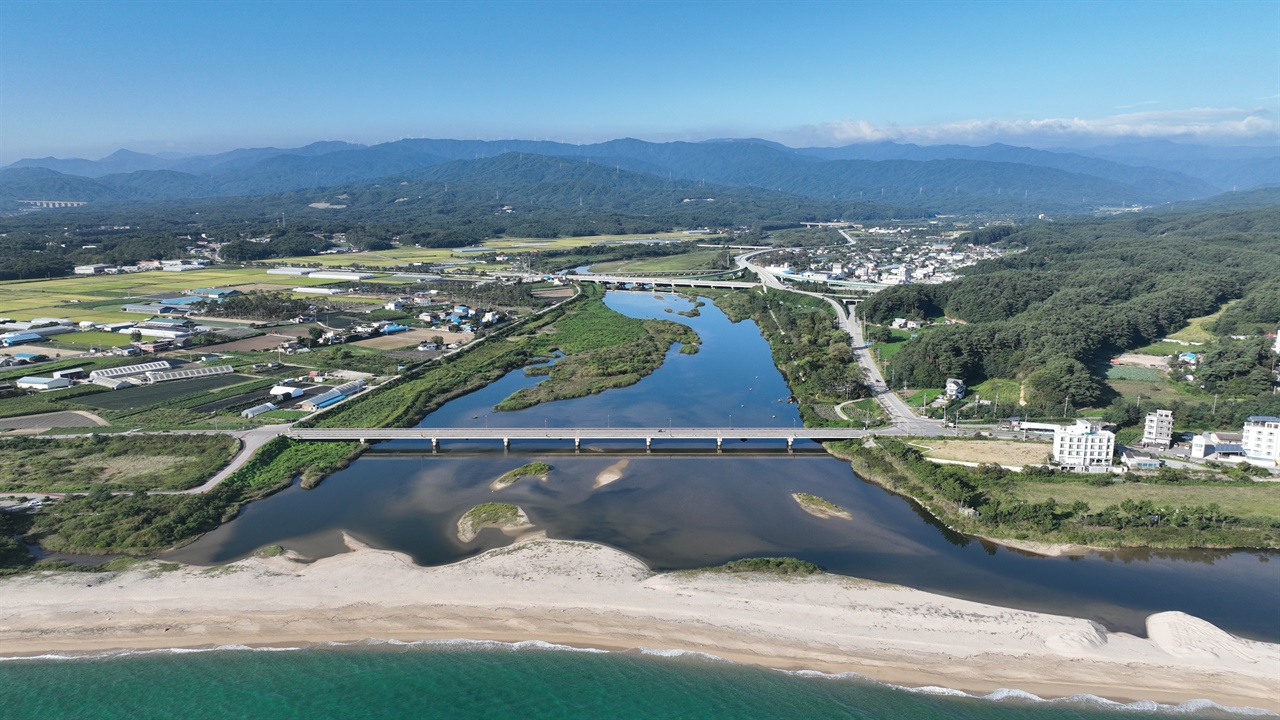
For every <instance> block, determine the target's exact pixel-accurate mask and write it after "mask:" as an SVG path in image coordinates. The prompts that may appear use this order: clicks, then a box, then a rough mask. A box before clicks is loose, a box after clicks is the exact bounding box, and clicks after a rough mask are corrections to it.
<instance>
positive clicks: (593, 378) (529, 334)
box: [302, 286, 698, 427]
mask: <svg viewBox="0 0 1280 720" xmlns="http://www.w3.org/2000/svg"><path fill="white" fill-rule="evenodd" d="M603 297H604V291H603V290H600V289H598V288H595V287H594V286H591V287H587V288H584V289H583V291H582V294H581V295H580V296H579V297H578V299H576V300H572V301H569V302H566V303H564V304H563V305H561V306H560V307H558V308H556V309H554V310H551V311H549V312H547V313H546V314H544V315H542V316H540V317H538V318H535V319H531V320H529V321H527V322H525V323H523V324H521V325H518V326H515V327H513V328H510V329H509V330H507V331H505V332H499V333H495V334H494V335H492V336H490V337H489V338H488V339H486V340H485V341H484V342H483V343H480V344H479V345H477V346H475V347H473V348H471V349H469V350H467V351H466V352H463V353H459V354H457V355H453V356H450V357H448V358H445V359H444V360H442V361H440V362H435V363H430V364H428V365H425V366H424V367H422V368H420V369H418V370H415V371H412V372H410V373H407V374H405V375H404V376H402V377H401V378H400V379H398V380H396V381H393V383H391V384H389V385H388V386H387V387H385V388H380V389H378V390H377V391H375V392H371V393H368V394H366V395H365V396H362V397H359V398H356V399H355V400H353V401H351V402H348V403H344V404H342V405H340V406H339V407H337V408H335V409H334V410H332V411H330V412H326V413H324V414H323V415H321V416H320V417H319V418H316V419H315V420H313V421H304V422H303V423H302V425H304V426H308V425H311V426H315V427H411V426H413V425H415V424H417V423H418V422H419V421H421V420H422V418H423V417H425V416H426V415H427V414H428V413H430V412H431V411H433V410H435V409H437V408H439V407H440V406H442V405H444V404H445V403H446V402H448V401H450V400H453V399H454V398H457V397H461V396H462V395H465V394H467V393H469V392H473V391H475V390H479V389H480V388H482V387H484V386H486V385H488V384H489V383H492V382H493V381H495V380H497V379H498V378H500V377H502V376H503V375H505V374H506V373H508V372H510V371H512V370H515V369H516V368H520V367H524V366H527V365H529V364H530V363H532V362H535V361H537V360H539V359H541V358H546V357H549V356H551V355H552V354H553V353H555V352H557V351H559V352H561V353H563V354H564V355H565V357H563V358H561V359H560V360H559V361H558V362H557V363H556V364H555V365H554V366H549V367H539V366H534V367H531V368H530V369H529V372H530V373H531V374H547V375H548V378H547V380H545V381H543V382H541V383H539V384H538V386H537V387H535V388H529V389H528V390H527V391H521V392H517V393H515V394H514V395H512V396H511V397H509V398H507V399H506V400H504V401H503V402H502V403H499V405H498V406H497V408H496V409H498V410H518V409H521V408H526V407H531V406H533V405H537V404H539V403H543V402H551V401H554V400H565V399H569V398H575V397H582V396H584V395H590V394H592V393H598V392H602V391H603V390H606V389H608V388H614V387H625V386H627V385H633V384H635V383H637V382H639V381H640V379H641V378H643V377H644V376H646V375H648V374H650V373H652V372H653V371H654V370H656V369H657V368H658V367H659V366H661V365H662V362H663V360H664V359H665V357H666V351H667V350H668V349H669V348H670V347H671V344H672V343H674V342H681V343H684V348H682V350H684V351H686V352H696V348H697V343H698V338H697V335H696V334H695V333H694V332H693V331H692V330H691V329H689V328H688V327H686V326H683V325H679V324H677V323H673V322H669V321H666V320H637V319H634V318H629V317H627V316H625V315H622V314H621V313H617V312H614V311H613V310H611V309H609V307H608V306H606V305H605V304H604V301H603Z"/></svg>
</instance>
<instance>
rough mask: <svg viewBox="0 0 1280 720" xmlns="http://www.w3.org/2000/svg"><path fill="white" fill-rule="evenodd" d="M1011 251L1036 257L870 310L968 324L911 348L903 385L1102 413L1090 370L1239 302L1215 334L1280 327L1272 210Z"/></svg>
mask: <svg viewBox="0 0 1280 720" xmlns="http://www.w3.org/2000/svg"><path fill="white" fill-rule="evenodd" d="M1003 242H1004V243H1007V244H1009V245H1014V246H1025V247H1026V251H1025V252H1020V253H1013V254H1008V255H1006V256H1004V257H1003V258H1001V259H999V260H992V261H986V262H982V263H979V264H977V265H975V266H973V267H971V268H967V269H966V275H965V277H963V278H961V279H959V280H956V281H953V282H949V283H945V284H942V285H904V286H898V287H893V288H889V289H887V290H885V291H883V292H881V293H878V294H876V295H874V296H873V297H871V298H870V299H868V300H867V301H866V303H864V304H863V306H862V312H863V314H864V316H865V317H866V318H867V319H868V320H869V321H871V322H877V323H884V322H887V321H889V320H891V319H892V318H894V317H910V318H937V317H941V316H943V315H946V316H948V317H954V318H960V319H962V320H964V321H966V323H967V324H962V325H960V324H958V325H948V326H944V327H938V328H934V329H933V330H931V331H930V332H928V333H924V334H921V336H920V337H919V338H918V339H916V340H914V341H912V342H910V343H908V344H907V345H906V346H905V347H904V348H903V349H902V350H901V351H900V352H898V353H897V354H896V355H895V356H894V357H893V359H892V361H891V363H890V366H891V369H892V370H893V372H894V374H895V375H896V376H897V377H898V378H906V379H907V380H908V382H909V383H910V384H911V385H912V386H915V387H941V386H942V384H943V381H944V380H945V379H946V378H948V377H958V378H963V379H964V380H965V381H966V383H968V384H969V385H975V384H978V383H980V382H982V381H983V380H986V379H988V378H1004V379H1018V380H1023V381H1024V387H1025V398H1024V399H1025V400H1026V402H1027V404H1028V406H1029V407H1030V408H1033V409H1047V408H1051V407H1054V406H1059V407H1060V406H1061V405H1062V404H1063V401H1064V399H1068V398H1069V402H1070V404H1072V405H1074V406H1076V407H1081V406H1094V407H1097V406H1098V405H1099V404H1103V405H1105V404H1106V402H1107V401H1108V400H1109V399H1110V398H1108V397H1107V391H1106V386H1105V385H1104V384H1103V383H1102V382H1101V379H1100V378H1099V377H1098V376H1097V375H1095V374H1094V373H1093V372H1091V371H1090V368H1091V367H1101V366H1102V365H1103V363H1104V362H1105V361H1106V360H1107V359H1109V358H1110V357H1112V356H1114V355H1116V354H1118V353H1119V352H1121V351H1125V350H1132V349H1134V348H1140V347H1143V346H1146V345H1149V344H1150V343H1152V342H1153V341H1155V340H1156V339H1158V338H1161V337H1164V336H1166V335H1168V334H1169V333H1173V332H1176V331H1178V330H1180V329H1182V328H1184V327H1186V326H1187V325H1188V323H1189V322H1190V321H1192V320H1193V319H1196V318H1204V317H1206V316H1208V315H1210V314H1212V313H1214V312H1216V311H1217V310H1218V309H1219V308H1220V307H1221V306H1222V305H1223V304H1224V303H1226V302H1227V301H1229V300H1232V299H1235V298H1242V299H1241V301H1240V302H1239V303H1238V304H1237V305H1233V306H1231V307H1230V308H1229V309H1228V310H1226V311H1224V312H1223V315H1222V316H1221V318H1220V319H1219V320H1218V321H1217V322H1216V323H1215V332H1218V331H1219V330H1218V328H1217V326H1218V325H1223V324H1227V323H1229V322H1246V318H1247V319H1248V320H1252V319H1258V320H1262V319H1265V318H1269V317H1271V316H1272V315H1273V314H1274V312H1273V311H1272V310H1271V307H1274V303H1272V304H1271V305H1270V306H1268V305H1267V299H1268V298H1271V297H1272V293H1273V292H1274V289H1275V278H1276V277H1280V219H1277V215H1276V213H1275V212H1274V211H1273V210H1270V209H1268V210H1248V211H1239V212H1234V213H1214V214H1203V215H1186V214H1173V213H1166V214H1147V215H1142V216H1129V217H1117V218H1110V219H1105V220H1088V221H1078V222H1063V223H1054V224H1034V225H1030V226H1027V227H1024V228H1022V229H1020V230H1019V231H1018V232H1015V233H1013V234H1011V235H1009V236H1008V237H1006V238H1004V240H1003ZM1255 297H1256V298H1261V299H1260V300H1254V299H1253V298H1255ZM1237 308H1240V309H1237ZM1237 318H1238V319H1239V320H1237ZM1245 374H1246V375H1249V374H1254V373H1253V370H1252V369H1249V370H1248V371H1247V372H1245Z"/></svg>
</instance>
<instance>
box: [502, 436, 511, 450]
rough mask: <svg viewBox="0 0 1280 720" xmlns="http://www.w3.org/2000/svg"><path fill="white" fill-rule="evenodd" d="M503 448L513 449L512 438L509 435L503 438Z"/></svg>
mask: <svg viewBox="0 0 1280 720" xmlns="http://www.w3.org/2000/svg"><path fill="white" fill-rule="evenodd" d="M502 449H503V450H510V449H511V438H509V437H504V438H502Z"/></svg>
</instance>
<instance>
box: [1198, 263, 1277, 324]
mask: <svg viewBox="0 0 1280 720" xmlns="http://www.w3.org/2000/svg"><path fill="white" fill-rule="evenodd" d="M1277 326H1280V279H1276V278H1274V277H1273V278H1271V279H1270V280H1267V281H1265V282H1261V283H1258V284H1257V286H1255V287H1253V288H1252V289H1251V290H1250V292H1249V294H1248V295H1246V296H1245V297H1244V298H1242V299H1241V300H1240V301H1239V302H1235V303H1231V304H1230V305H1228V306H1227V307H1226V308H1225V309H1223V311H1222V312H1221V313H1220V314H1219V315H1218V317H1217V319H1216V320H1214V321H1213V322H1212V325H1211V326H1206V330H1209V331H1211V332H1213V333H1214V334H1216V335H1219V336H1222V335H1262V334H1265V333H1270V332H1275V331H1276V328H1277Z"/></svg>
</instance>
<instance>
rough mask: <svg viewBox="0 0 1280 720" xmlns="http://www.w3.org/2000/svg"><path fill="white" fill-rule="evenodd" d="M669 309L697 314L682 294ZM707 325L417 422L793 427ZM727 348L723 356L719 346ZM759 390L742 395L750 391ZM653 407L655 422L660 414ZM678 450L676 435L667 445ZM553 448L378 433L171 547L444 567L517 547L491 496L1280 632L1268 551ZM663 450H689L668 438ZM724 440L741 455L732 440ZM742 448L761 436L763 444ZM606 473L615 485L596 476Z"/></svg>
mask: <svg viewBox="0 0 1280 720" xmlns="http://www.w3.org/2000/svg"><path fill="white" fill-rule="evenodd" d="M608 300H609V303H610V305H612V306H614V307H615V308H617V309H620V310H623V311H625V312H627V314H630V315H637V316H652V317H661V316H666V317H670V315H669V314H666V313H663V312H662V308H663V307H670V306H673V299H671V298H667V299H665V300H661V301H659V300H655V299H654V298H653V297H652V296H650V295H644V294H628V295H623V296H619V295H617V294H610V295H609V297H608ZM679 302H680V303H681V304H679V305H674V306H675V307H686V306H687V303H684V302H683V301H679ZM701 310H702V316H701V317H698V318H692V319H684V318H681V317H679V316H676V317H674V318H671V319H675V320H679V321H681V322H688V323H689V324H691V325H693V326H694V327H695V328H696V329H697V330H698V332H699V334H700V335H702V337H703V339H704V345H703V348H704V349H703V351H702V352H700V353H698V354H697V355H692V356H689V355H678V354H674V353H673V354H672V355H671V356H669V357H668V359H667V363H666V364H665V365H664V366H663V367H662V368H660V369H659V370H658V371H656V372H655V373H654V374H653V375H651V376H650V377H648V378H646V379H645V380H643V381H642V382H641V383H639V384H638V385H635V386H632V387H631V388H623V389H620V390H610V391H608V392H606V393H603V394H601V395H598V396H592V397H588V398H582V399H579V400H571V401H563V402H557V403H550V404H547V405H541V406H537V407H534V408H529V409H528V410H523V411H519V412H514V413H492V412H490V411H489V408H490V407H491V406H492V405H493V404H494V403H496V402H498V401H500V400H501V399H502V398H504V397H506V395H508V394H510V393H511V392H513V391H514V389H516V388H518V387H521V386H524V385H527V384H531V383H533V382H536V381H537V380H536V379H530V378H526V377H524V375H523V373H522V372H520V371H517V372H516V373H512V374H510V375H508V376H507V377H506V378H504V379H503V380H500V381H499V382H498V383H496V384H495V385H493V386H490V387H489V388H486V389H484V390H480V391H478V392H476V393H472V394H471V395H468V396H466V397H463V398H460V399H458V400H455V401H453V402H451V403H449V404H447V405H445V406H444V407H443V408H441V410H439V411H437V412H436V413H432V414H431V415H429V416H428V417H427V418H426V419H425V420H424V421H423V423H424V425H430V426H441V425H460V426H465V425H467V424H468V423H472V424H476V423H481V422H490V423H494V425H495V426H501V425H507V426H525V427H527V426H532V425H538V424H542V423H544V422H545V423H548V424H557V425H562V426H571V425H592V424H597V423H598V424H601V425H603V424H605V423H606V422H609V423H615V422H616V423H618V424H625V425H632V426H637V425H645V424H650V425H653V424H665V423H664V422H662V420H665V419H666V418H665V417H664V416H666V415H670V416H671V417H672V420H671V422H673V423H675V424H688V425H718V424H723V421H721V420H720V416H721V414H724V415H725V416H727V415H728V414H729V411H732V412H733V414H734V415H735V418H737V417H742V418H744V419H749V421H748V422H742V423H741V424H743V425H769V424H775V423H776V424H789V423H791V422H793V421H796V420H798V418H797V415H796V412H795V407H794V406H793V405H788V404H787V403H786V402H785V401H779V399H780V398H785V397H786V392H787V391H786V386H785V384H784V383H783V382H782V379H781V377H780V376H779V374H778V372H777V370H776V369H775V368H773V366H772V364H771V361H770V359H769V351H768V346H767V344H765V342H764V340H763V339H762V338H760V336H759V332H758V330H757V329H756V328H755V326H754V325H752V324H750V323H741V324H739V325H732V324H730V323H729V322H728V321H727V320H726V319H725V318H724V316H723V314H721V313H720V312H719V311H718V310H716V309H715V308H714V306H711V305H707V306H705V307H703V308H702V309H701ZM726 347H727V348H729V350H727V351H726V349H725V348H726ZM748 388H750V389H748ZM659 418H661V419H662V420H659ZM667 442H673V441H667ZM595 447H596V448H597V450H599V449H603V448H621V447H630V448H631V449H632V453H631V454H628V455H626V457H627V458H628V459H629V462H628V463H627V464H626V465H625V466H623V467H619V459H620V458H619V456H618V455H617V454H615V453H612V452H610V453H603V452H598V451H593V450H592V449H591V448H589V447H587V446H584V450H583V452H581V453H577V454H574V453H572V452H565V451H564V448H563V447H560V448H557V450H558V451H557V452H549V451H548V450H549V448H548V447H547V446H546V445H541V446H540V445H538V444H536V443H534V442H532V441H530V442H529V443H528V444H521V443H516V444H515V445H513V452H511V453H503V452H502V451H501V450H500V449H498V448H496V447H495V444H493V443H462V442H459V443H452V444H450V445H449V446H448V448H449V451H447V452H443V453H440V454H436V455H432V454H429V453H426V454H413V453H406V452H404V451H406V450H413V449H415V448H414V447H413V445H412V444H411V443H382V444H380V445H378V446H377V448H378V450H377V451H375V452H371V453H369V454H368V455H366V456H365V457H363V458H361V459H360V460H358V461H356V462H355V463H352V465H351V467H349V468H348V469H346V470H344V471H342V472H339V473H337V474H335V475H333V476H332V477H330V478H328V479H327V480H325V481H324V482H323V483H322V484H321V485H320V486H319V487H318V488H316V489H315V490H311V491H304V490H301V489H300V488H297V487H295V488H292V489H289V490H287V491H285V492H282V493H279V494H277V495H275V496H273V497H270V498H267V499H265V500H262V501H259V502H256V503H253V504H251V505H249V506H248V507H246V508H245V509H244V511H243V513H242V515H241V517H240V518H238V519H237V520H235V521H234V522H231V523H229V524H227V525H224V526H223V527H221V528H219V529H218V530H216V531H214V532H212V533H209V534H208V535H206V536H205V537H203V538H201V539H200V540H199V541H197V542H196V543H194V544H192V545H190V546H188V547H186V548H183V549H181V550H178V551H175V552H173V553H171V554H170V557H172V558H173V559H178V560H183V561H187V562H195V563H220V562H227V561H230V560H234V559H237V558H240V557H244V556H245V555H247V554H249V553H251V552H253V550H255V549H257V548H259V547H262V546H264V545H270V544H282V545H285V546H286V547H289V548H292V549H295V550H298V551H300V552H302V553H303V554H305V555H309V556H312V557H320V556H324V555H329V554H334V553H338V552H343V551H344V549H345V548H344V546H343V544H342V539H341V532H342V531H344V530H345V531H348V532H350V533H351V534H352V535H354V536H355V537H357V538H358V539H360V540H362V541H364V542H367V543H369V544H370V545H373V546H375V547H381V548H389V549H395V550H399V551H402V552H406V553H408V554H410V555H411V556H413V558H414V559H415V560H416V561H418V562H419V563H422V564H427V565H434V564H440V563H447V562H452V561H455V560H458V559H461V558H464V557H468V556H470V555H474V554H476V553H479V552H482V551H484V550H486V549H489V548H493V547H499V546H502V545H505V544H508V543H510V542H512V539H511V538H510V537H508V536H506V535H504V534H502V533H500V532H498V531H496V530H491V529H490V530H483V531H481V533H480V534H479V536H478V537H476V539H475V540H473V541H472V542H470V543H462V542H460V541H459V540H458V538H457V537H456V535H455V534H454V533H455V532H456V523H457V520H458V518H459V517H460V516H461V515H462V513H463V512H465V511H466V510H467V509H469V508H470V507H472V506H474V505H476V504H479V503H483V502H494V501H499V502H510V503H515V504H517V505H519V506H520V507H521V508H523V509H524V510H525V512H526V513H527V514H528V516H529V518H530V519H531V520H532V522H533V523H534V524H535V525H536V529H538V530H542V531H545V532H546V533H547V535H548V536H549V537H552V538H562V539H576V540H588V541H593V542H600V543H604V544H607V545H610V546H612V547H616V548H619V549H621V550H623V551H625V552H628V553H631V554H633V555H635V556H636V557H639V558H641V559H643V560H644V561H645V562H647V563H649V565H650V566H652V567H653V568H654V569H657V570H668V569H678V568H694V567H704V566H709V565H718V564H721V563H724V562H726V561H728V560H732V559H736V558H740V557H748V556H756V555H774V556H779V555H789V556H794V557H799V558H803V559H805V560H809V561H811V562H815V563H817V564H819V565H821V566H822V567H824V568H826V569H827V570H829V571H831V572H838V573H843V574H848V575H855V576H858V577H865V578H870V579H874V580H879V581H884V582H894V583H901V584H904V585H908V586H911V587H916V588H920V589H923V590H930V591H935V592H941V593H945V594H947V595H953V596H958V597H964V598H969V599H973V600H979V601H984V602H992V603H996V604H1000V605H1006V606H1011V607H1020V608H1026V609H1032V610H1040V611H1047V612H1055V613H1061V614H1069V615H1074V616H1081V617H1089V618H1092V619H1095V620H1098V621H1099V622H1102V623H1103V624H1105V625H1107V626H1108V627H1111V628H1113V629H1119V630H1125V631H1128V632H1133V633H1137V634H1143V633H1144V632H1145V630H1144V626H1143V619H1144V618H1145V617H1146V616H1147V615H1148V614H1151V613H1153V612H1159V611H1163V610H1181V611H1184V612H1188V613H1191V614H1193V615H1196V616H1199V617H1203V618H1205V619H1206V620H1209V621H1210V622H1213V623H1215V624H1217V625H1219V626H1221V627H1223V628H1224V629H1227V630H1229V631H1231V632H1235V633H1238V634H1242V635H1246V636H1249V637H1256V638H1261V639H1270V640H1280V619H1278V618H1277V613H1276V608H1277V607H1280V570H1278V569H1277V568H1280V564H1270V563H1268V562H1267V561H1268V560H1269V559H1270V558H1271V557H1274V556H1275V554H1274V553H1269V552H1224V551H1168V550H1125V551H1115V552H1108V553H1098V554H1092V555H1089V556H1086V557H1083V558H1042V557H1036V556H1031V555H1028V554H1026V553H1020V552H1015V551H1010V550H1008V549H1006V548H1003V547H1000V546H997V545H994V544H992V543H989V542H986V541H979V540H975V539H973V538H969V537H967V536H964V535H960V534H958V533H954V532H952V531H950V530H948V529H947V528H945V527H943V526H941V525H940V524H939V523H938V522H937V521H936V520H934V519H933V518H932V517H931V516H929V515H928V514H927V513H925V512H924V511H923V510H922V509H920V508H919V507H917V506H916V505H915V504H914V503H912V502H910V501H908V500H905V499H903V498H901V497H898V496H895V495H892V494H890V493H887V492H885V491H884V490H882V489H880V488H879V487H877V486H874V485H871V484H869V483H866V482H863V481H862V480H860V479H859V478H858V477H857V476H855V475H854V474H853V473H852V471H851V470H850V468H849V466H848V464H847V463H844V462H841V461H839V460H836V459H834V458H830V457H828V456H826V455H825V454H813V453H796V454H787V453H785V452H772V453H766V452H741V451H738V452H732V451H731V452H725V453H721V454H714V453H687V452H686V453H680V452H675V451H671V452H666V451H664V452H660V453H659V452H655V453H652V454H645V453H644V452H643V445H642V444H640V445H639V447H636V446H635V445H634V444H633V445H631V446H628V445H627V444H626V443H609V444H607V445H605V444H599V445H597V446H595ZM671 447H672V448H676V447H679V446H678V445H676V444H675V443H673V444H672V446H671ZM729 447H733V446H729ZM739 447H740V448H755V449H759V448H761V447H764V446H763V445H760V444H757V443H754V442H753V443H750V444H744V445H741V446H739ZM535 459H537V460H542V461H544V462H547V463H548V464H550V465H552V467H553V468H554V469H553V470H552V472H551V475H550V478H549V480H548V482H546V483H540V482H537V481H534V480H530V479H525V480H521V481H519V482H517V483H516V484H515V485H513V486H510V487H508V488H504V489H502V490H500V491H496V492H495V491H491V490H490V489H489V483H490V482H491V481H492V480H493V479H494V478H496V477H498V476H500V475H502V474H503V473H505V472H507V471H509V470H512V469H514V468H516V467H518V466H520V465H522V464H524V463H527V462H530V461H532V460H535ZM610 468H612V469H613V470H614V471H616V472H618V473H620V474H621V477H620V478H619V479H618V480H616V481H614V482H611V483H609V484H606V485H603V486H601V487H598V488H597V487H595V485H596V480H597V477H598V476H600V475H601V473H603V472H605V471H606V470H608V469H610ZM797 491H800V492H808V493H813V494H815V495H819V496H821V497H824V498H826V499H828V500H831V501H832V502H834V503H836V504H838V505H840V506H842V507H844V508H846V509H847V510H849V511H850V512H851V513H852V515H853V518H852V520H843V519H838V518H831V519H819V518H816V517H813V516H812V515H809V514H808V513H805V512H804V511H802V510H801V509H800V508H799V506H797V505H796V503H795V502H794V501H793V500H792V498H791V497H790V494H791V493H792V492H797Z"/></svg>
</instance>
